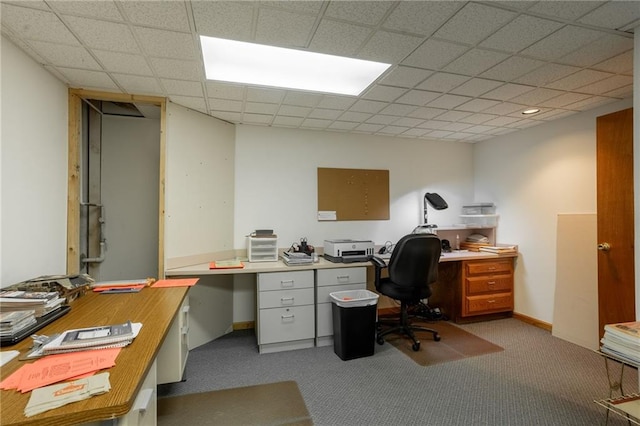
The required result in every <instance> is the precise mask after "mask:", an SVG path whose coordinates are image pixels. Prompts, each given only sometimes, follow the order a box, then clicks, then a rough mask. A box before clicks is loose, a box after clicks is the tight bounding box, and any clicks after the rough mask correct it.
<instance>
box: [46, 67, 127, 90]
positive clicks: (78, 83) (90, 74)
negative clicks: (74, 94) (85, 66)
mask: <svg viewBox="0 0 640 426" xmlns="http://www.w3.org/2000/svg"><path fill="white" fill-rule="evenodd" d="M57 70H58V71H59V72H60V73H62V75H64V76H65V77H66V78H67V80H69V81H70V82H72V86H71V87H75V88H83V89H102V90H104V89H108V90H118V86H116V85H115V83H114V82H113V80H112V79H111V78H110V77H109V76H108V75H107V74H106V73H104V72H99V71H85V70H77V69H72V68H64V67H57ZM130 93H138V92H130Z"/></svg>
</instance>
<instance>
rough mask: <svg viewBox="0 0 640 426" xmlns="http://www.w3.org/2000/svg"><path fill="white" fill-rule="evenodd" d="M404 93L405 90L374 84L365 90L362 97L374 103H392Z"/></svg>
mask: <svg viewBox="0 0 640 426" xmlns="http://www.w3.org/2000/svg"><path fill="white" fill-rule="evenodd" d="M405 92H406V89H400V88H397V87H390V86H382V85H380V84H376V85H374V86H373V87H371V88H370V89H369V90H367V91H366V92H365V93H364V95H362V97H363V98H364V99H371V100H374V101H386V102H393V101H394V100H396V99H398V98H399V97H400V96H402V95H403V94H404V93H405Z"/></svg>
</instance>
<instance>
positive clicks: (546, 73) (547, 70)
mask: <svg viewBox="0 0 640 426" xmlns="http://www.w3.org/2000/svg"><path fill="white" fill-rule="evenodd" d="M579 70H580V68H576V67H570V66H568V65H560V64H546V65H543V66H542V67H540V68H537V69H536V70H534V71H531V72H530V73H528V74H525V75H523V76H522V77H519V78H518V79H516V80H515V81H514V82H515V83H520V84H528V85H531V86H545V85H547V84H549V83H551V82H553V81H556V80H559V79H561V78H563V77H566V76H568V75H569V74H573V73H575V72H578V71H579Z"/></svg>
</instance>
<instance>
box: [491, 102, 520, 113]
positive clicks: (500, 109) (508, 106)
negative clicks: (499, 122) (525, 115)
mask: <svg viewBox="0 0 640 426" xmlns="http://www.w3.org/2000/svg"><path fill="white" fill-rule="evenodd" d="M523 109H525V108H523V106H522V105H518V104H514V103H511V102H502V103H499V104H498V105H495V106H492V107H491V108H487V109H486V110H484V111H483V112H484V113H486V114H497V115H508V114H512V113H514V112H518V113H520V112H522V110H523Z"/></svg>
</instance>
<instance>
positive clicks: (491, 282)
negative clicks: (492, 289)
mask: <svg viewBox="0 0 640 426" xmlns="http://www.w3.org/2000/svg"><path fill="white" fill-rule="evenodd" d="M487 284H488V285H496V282H495V281H487Z"/></svg>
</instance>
